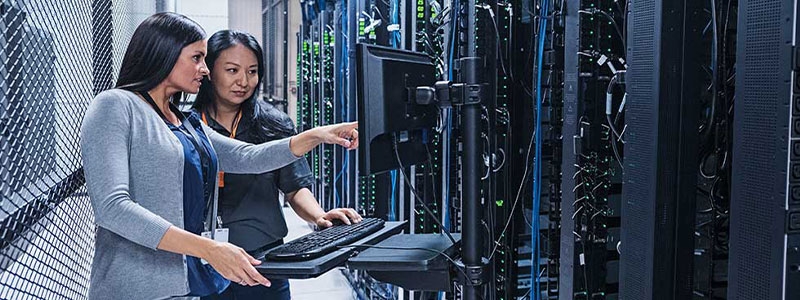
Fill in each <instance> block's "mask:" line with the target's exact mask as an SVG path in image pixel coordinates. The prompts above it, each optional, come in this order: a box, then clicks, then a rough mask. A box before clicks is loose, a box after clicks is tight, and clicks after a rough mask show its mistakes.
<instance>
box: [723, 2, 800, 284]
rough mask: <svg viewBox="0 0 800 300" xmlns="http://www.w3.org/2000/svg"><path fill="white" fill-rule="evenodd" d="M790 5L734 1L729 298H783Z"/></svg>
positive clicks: (789, 3)
mask: <svg viewBox="0 0 800 300" xmlns="http://www.w3.org/2000/svg"><path fill="white" fill-rule="evenodd" d="M793 2H794V1H791V0H783V1H776V0H744V1H739V28H740V29H739V37H738V38H737V40H738V41H739V45H738V50H737V65H738V67H737V71H736V74H737V75H736V76H737V83H736V104H735V109H736V111H735V113H734V115H735V116H736V117H735V118H734V122H735V123H734V124H735V125H734V126H735V128H734V139H733V140H734V149H733V169H732V172H733V176H732V182H731V196H732V198H731V227H730V228H731V229H730V230H731V250H730V274H729V278H730V282H729V287H730V288H729V293H728V295H729V296H730V299H782V296H781V293H782V287H781V285H782V284H781V281H782V280H783V278H782V275H783V274H782V272H783V271H782V265H783V256H782V254H783V234H784V230H785V229H784V226H785V225H784V224H785V223H784V215H785V212H784V209H783V206H784V205H785V201H786V194H785V189H786V180H787V178H786V169H787V148H788V142H787V140H786V139H787V138H788V135H789V128H788V125H789V118H788V115H789V106H788V103H789V93H790V88H791V87H790V86H789V84H788V80H789V77H790V74H791V72H790V71H791V70H790V67H789V64H790V62H791V59H790V57H789V53H790V52H791V51H790V48H789V45H786V44H785V40H786V37H787V36H788V35H787V34H786V33H791V32H792V29H791V27H790V25H791V23H787V22H786V21H789V19H788V18H786V19H784V18H785V17H786V16H787V15H789V14H787V13H786V11H783V10H786V9H787V7H792V6H793V4H794V3H793ZM788 12H789V13H791V11H788Z"/></svg>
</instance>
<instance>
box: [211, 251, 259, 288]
mask: <svg viewBox="0 0 800 300" xmlns="http://www.w3.org/2000/svg"><path fill="white" fill-rule="evenodd" d="M208 250H209V251H208V253H207V254H206V255H204V256H205V257H202V258H203V259H205V260H206V261H208V263H209V264H211V266H212V267H214V269H215V270H217V272H219V274H220V275H222V277H225V278H226V279H228V280H230V281H231V282H233V283H238V284H241V285H249V286H255V285H259V284H260V285H264V286H267V287H268V286H270V285H271V284H272V283H270V282H269V280H267V279H266V278H264V276H261V274H260V273H258V271H256V268H254V267H253V266H257V265H260V264H261V261H259V260H257V259H255V258H253V257H252V256H250V254H247V252H245V251H244V249H242V248H240V247H237V246H236V245H233V244H231V243H222V242H215V243H214V245H213V246H212V247H211V248H210V249H208Z"/></svg>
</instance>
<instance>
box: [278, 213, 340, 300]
mask: <svg viewBox="0 0 800 300" xmlns="http://www.w3.org/2000/svg"><path fill="white" fill-rule="evenodd" d="M283 214H284V216H286V226H287V227H288V228H289V234H288V235H287V236H286V239H285V240H286V241H291V240H293V239H296V238H298V237H301V236H303V235H305V234H307V233H309V232H311V231H312V229H311V227H310V226H309V225H308V223H306V222H305V221H303V220H302V219H300V217H298V216H297V214H295V213H294V211H293V210H292V209H291V208H288V207H284V208H283ZM289 282H290V288H291V290H292V299H293V300H317V299H325V300H351V299H355V298H354V297H353V289H352V287H350V284H349V283H348V282H347V279H346V278H345V277H344V275H342V273H341V271H340V269H333V270H331V271H330V272H328V273H325V274H323V275H322V276H320V277H317V278H313V279H302V280H289Z"/></svg>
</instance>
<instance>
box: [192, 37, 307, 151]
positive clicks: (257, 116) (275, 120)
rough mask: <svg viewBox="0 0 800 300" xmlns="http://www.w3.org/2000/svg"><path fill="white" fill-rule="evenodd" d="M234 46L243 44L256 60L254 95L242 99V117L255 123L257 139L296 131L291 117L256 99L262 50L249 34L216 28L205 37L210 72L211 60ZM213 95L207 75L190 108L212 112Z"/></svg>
mask: <svg viewBox="0 0 800 300" xmlns="http://www.w3.org/2000/svg"><path fill="white" fill-rule="evenodd" d="M235 45H242V46H244V47H245V48H247V49H249V50H250V51H253V54H254V55H255V56H256V60H257V61H258V84H256V86H255V87H254V88H253V95H251V96H250V98H248V99H247V100H245V101H244V102H242V104H241V105H242V106H241V108H242V118H252V120H251V121H252V122H254V124H257V126H258V128H259V129H260V130H258V137H259V140H260V141H259V142H265V141H268V140H272V139H278V138H284V137H288V136H291V135H294V134H295V130H294V124H292V120H291V119H290V118H288V116H286V114H284V113H283V112H281V111H278V110H277V109H276V108H274V107H272V105H270V104H268V103H265V102H262V101H259V100H258V96H259V95H258V94H259V90H260V87H261V80H262V79H263V78H264V52H263V51H262V50H261V45H260V44H259V43H258V41H257V40H256V38H255V37H253V36H252V35H251V34H249V33H246V32H242V31H237V30H221V31H217V32H216V33H214V34H213V35H211V37H210V38H209V39H208V54H207V55H206V65H207V66H208V68H209V70H210V71H211V72H213V70H214V63H216V61H217V58H219V55H220V54H221V53H222V51H225V50H227V49H228V48H231V47H233V46H235ZM214 100H215V94H214V84H213V83H211V81H210V80H209V78H208V77H206V78H203V84H202V85H200V92H198V93H197V98H196V99H195V102H194V105H193V106H192V108H194V109H195V110H197V111H199V112H213V111H214V110H216V106H215V105H214Z"/></svg>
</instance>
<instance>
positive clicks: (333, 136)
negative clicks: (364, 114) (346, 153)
mask: <svg viewBox="0 0 800 300" xmlns="http://www.w3.org/2000/svg"><path fill="white" fill-rule="evenodd" d="M312 130H316V131H317V132H316V133H317V137H318V138H319V139H320V142H321V143H325V144H336V145H339V146H342V147H345V148H347V150H353V149H356V148H358V122H350V123H339V124H333V125H326V126H319V127H316V128H314V129H312Z"/></svg>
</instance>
